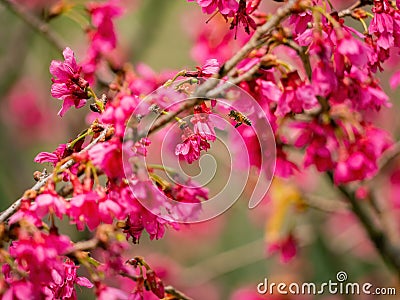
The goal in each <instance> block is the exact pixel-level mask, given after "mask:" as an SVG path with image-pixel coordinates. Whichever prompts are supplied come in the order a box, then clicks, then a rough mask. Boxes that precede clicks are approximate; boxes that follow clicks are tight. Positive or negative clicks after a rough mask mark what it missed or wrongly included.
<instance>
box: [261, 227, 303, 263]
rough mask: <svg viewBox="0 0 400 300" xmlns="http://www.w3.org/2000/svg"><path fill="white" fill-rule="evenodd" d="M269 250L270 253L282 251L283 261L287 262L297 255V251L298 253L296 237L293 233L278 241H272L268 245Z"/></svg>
mask: <svg viewBox="0 0 400 300" xmlns="http://www.w3.org/2000/svg"><path fill="white" fill-rule="evenodd" d="M268 252H269V253H274V252H280V254H281V257H280V258H281V262H283V263H287V262H289V261H290V260H291V259H292V258H293V257H295V256H296V253H297V243H296V240H295V239H294V237H293V235H291V234H290V235H289V236H287V237H285V238H283V239H281V240H279V241H277V242H274V243H271V244H270V245H269V246H268Z"/></svg>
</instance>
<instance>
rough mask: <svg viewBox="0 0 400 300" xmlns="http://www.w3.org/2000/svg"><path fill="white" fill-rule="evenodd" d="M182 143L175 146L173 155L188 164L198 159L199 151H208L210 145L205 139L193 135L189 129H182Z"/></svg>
mask: <svg viewBox="0 0 400 300" xmlns="http://www.w3.org/2000/svg"><path fill="white" fill-rule="evenodd" d="M182 140H183V143H181V144H178V145H176V148H175V155H179V157H182V158H184V159H185V160H186V161H187V162H188V163H189V164H191V163H193V162H194V161H195V160H198V159H199V158H200V151H201V150H206V151H207V150H208V149H209V148H210V144H209V143H208V142H207V140H206V139H205V138H203V137H202V136H200V135H199V134H196V133H194V132H193V131H192V130H191V129H190V128H189V127H187V126H185V127H184V128H183V134H182Z"/></svg>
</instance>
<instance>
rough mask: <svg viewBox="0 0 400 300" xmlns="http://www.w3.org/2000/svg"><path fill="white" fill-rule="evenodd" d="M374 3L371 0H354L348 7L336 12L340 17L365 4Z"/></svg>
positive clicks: (348, 14) (349, 14) (350, 13)
mask: <svg viewBox="0 0 400 300" xmlns="http://www.w3.org/2000/svg"><path fill="white" fill-rule="evenodd" d="M372 4H374V1H373V0H359V1H357V2H355V3H354V4H353V5H351V6H350V7H349V8H346V9H343V10H341V11H340V12H339V13H338V14H339V17H340V18H343V17H347V16H351V15H352V14H353V12H354V10H356V9H357V8H360V7H363V6H366V5H372Z"/></svg>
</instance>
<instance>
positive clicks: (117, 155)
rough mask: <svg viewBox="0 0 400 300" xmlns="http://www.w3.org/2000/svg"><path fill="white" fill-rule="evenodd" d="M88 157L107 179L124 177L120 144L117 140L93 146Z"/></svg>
mask: <svg viewBox="0 0 400 300" xmlns="http://www.w3.org/2000/svg"><path fill="white" fill-rule="evenodd" d="M89 157H90V159H91V160H92V162H93V164H94V165H95V166H97V167H99V168H100V169H101V170H103V171H104V172H105V173H106V174H107V176H108V177H110V178H112V179H118V178H122V177H124V168H123V166H122V151H121V143H120V142H118V141H117V140H112V141H109V142H105V143H100V144H97V145H95V146H94V147H93V148H92V149H90V150H89Z"/></svg>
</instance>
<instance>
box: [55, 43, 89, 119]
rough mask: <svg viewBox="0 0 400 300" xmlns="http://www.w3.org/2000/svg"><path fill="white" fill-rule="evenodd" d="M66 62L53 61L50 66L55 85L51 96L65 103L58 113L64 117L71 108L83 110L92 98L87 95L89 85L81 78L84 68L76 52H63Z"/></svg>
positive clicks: (68, 50) (68, 49) (69, 50)
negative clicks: (78, 61)
mask: <svg viewBox="0 0 400 300" xmlns="http://www.w3.org/2000/svg"><path fill="white" fill-rule="evenodd" d="M63 55H64V62H62V61H57V60H53V61H52V62H51V65H50V73H51V74H52V75H53V76H54V78H52V81H53V85H52V86H51V95H52V96H53V97H54V98H58V99H61V100H62V101H63V104H62V108H61V110H60V111H59V112H58V114H59V115H60V116H63V115H64V114H65V113H66V112H67V110H68V109H69V108H70V107H71V106H75V107H76V108H81V107H82V106H84V105H85V103H86V99H88V98H90V97H89V95H88V93H87V90H86V89H87V88H88V86H89V83H88V82H87V81H86V80H85V79H84V78H83V77H81V71H82V67H80V66H79V65H78V64H77V63H76V59H75V56H74V52H73V51H72V50H71V49H70V48H66V49H65V50H64V52H63Z"/></svg>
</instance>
